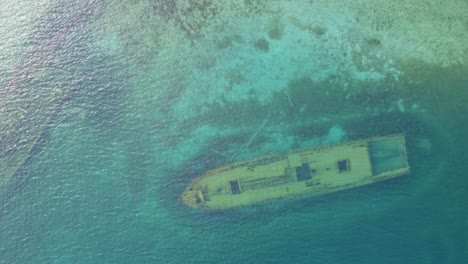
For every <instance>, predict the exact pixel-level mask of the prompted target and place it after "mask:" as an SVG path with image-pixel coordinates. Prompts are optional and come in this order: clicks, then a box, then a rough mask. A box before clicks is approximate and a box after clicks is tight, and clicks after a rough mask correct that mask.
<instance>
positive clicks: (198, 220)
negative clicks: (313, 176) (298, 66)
mask: <svg viewBox="0 0 468 264" xmlns="http://www.w3.org/2000/svg"><path fill="white" fill-rule="evenodd" d="M155 2H157V1H155ZM115 4H116V3H111V2H106V3H98V2H96V3H92V4H89V5H88V4H79V3H74V2H73V3H71V4H63V3H60V2H56V3H55V2H54V3H53V4H50V7H48V8H46V9H45V10H46V11H44V13H43V15H41V16H39V18H37V19H35V20H33V21H32V22H31V23H33V25H32V27H31V28H29V27H28V28H25V29H24V30H25V31H27V34H26V35H27V36H28V40H29V41H30V42H31V43H32V44H28V45H30V46H27V47H26V48H25V47H24V46H21V47H17V48H18V49H26V50H28V51H29V52H26V53H24V54H23V56H22V57H20V58H16V61H15V59H12V61H11V62H8V64H7V63H5V65H3V66H2V67H4V68H6V69H9V71H8V73H7V74H3V73H2V75H1V78H2V79H1V82H0V83H1V84H2V85H5V84H6V83H8V80H10V78H13V77H12V76H15V73H16V71H19V70H20V69H25V71H28V72H30V73H31V76H32V77H31V78H20V79H19V80H20V81H21V82H23V83H26V84H27V85H29V87H30V89H31V90H37V91H39V90H40V89H50V86H51V84H52V85H56V84H59V85H61V87H64V90H65V94H64V96H63V98H61V100H60V103H58V104H57V106H56V110H55V111H54V114H53V118H52V121H51V122H50V123H49V124H48V126H47V128H46V129H45V131H44V133H43V134H42V136H41V138H40V140H39V143H38V144H37V145H36V146H35V148H34V149H33V151H32V153H31V156H30V158H29V159H28V160H27V162H26V163H25V165H24V166H23V167H22V168H21V169H20V170H19V171H18V172H17V174H16V175H15V177H14V179H12V180H11V182H10V183H9V184H8V186H6V187H5V188H4V189H2V193H1V194H0V263H464V262H465V259H466V257H467V255H468V244H467V238H468V231H467V230H468V218H467V216H468V209H467V207H466V201H467V199H468V189H467V187H468V178H467V177H466V170H467V169H468V167H467V165H466V162H465V161H466V160H467V154H466V151H465V149H466V148H465V146H467V144H468V142H467V139H466V136H465V135H467V132H468V126H467V125H466V114H467V113H468V111H467V108H466V106H465V102H466V98H468V94H467V88H466V87H467V83H468V74H466V73H467V71H466V67H465V68H463V67H462V66H459V67H452V68H443V67H438V66H437V65H436V66H434V65H432V66H431V65H426V64H423V63H422V62H421V65H420V67H421V69H422V70H421V72H418V70H417V69H416V70H414V72H413V74H415V76H416V75H417V77H414V78H421V76H423V79H422V80H423V81H422V82H421V83H417V84H414V83H411V82H408V81H407V80H408V79H411V78H412V76H411V75H409V76H406V77H405V80H402V83H403V84H401V87H395V86H391V85H390V84H388V86H386V85H387V84H386V83H385V82H382V83H380V84H379V85H380V87H381V88H382V89H384V90H385V91H386V92H385V93H376V92H375V91H374V90H372V89H369V90H363V91H361V92H360V93H359V94H358V95H356V96H355V98H354V99H353V98H351V99H350V100H348V101H346V100H344V99H342V97H340V96H339V95H338V92H337V91H338V89H341V87H339V84H334V83H333V82H329V84H328V86H327V87H326V89H328V90H327V91H326V94H325V92H324V93H323V94H322V93H321V92H317V91H316V90H314V89H312V90H310V87H313V85H315V84H314V81H313V80H312V79H308V78H298V77H297V76H291V80H292V81H290V82H289V84H290V85H289V93H290V94H287V96H284V95H283V94H282V93H278V94H279V95H275V96H273V99H272V100H271V101H270V103H269V104H264V103H263V102H262V103H259V101H260V99H258V101H257V100H255V97H253V98H250V99H249V100H244V101H237V102H231V101H229V100H228V99H226V101H225V102H224V103H223V104H218V105H216V104H215V105H208V106H207V107H209V108H210V110H211V111H208V112H203V113H202V110H200V114H193V113H192V112H190V111H193V109H191V108H190V109H189V108H188V107H187V109H176V106H178V104H177V103H178V102H179V101H182V100H183V99H182V97H183V96H184V95H183V94H184V91H185V92H186V90H187V89H192V87H191V86H190V84H187V83H183V82H181V83H180V86H172V85H173V84H174V83H175V82H174V80H177V79H183V77H184V75H185V74H187V72H183V71H182V70H181V72H179V71H178V70H177V69H172V68H171V70H170V71H169V72H170V73H167V74H166V73H165V74H166V75H164V74H163V75H160V72H154V74H148V72H151V69H150V70H148V68H151V66H148V64H146V62H141V59H142V58H140V57H139V56H141V54H140V53H138V52H135V51H132V50H131V49H134V48H135V47H132V46H129V47H127V49H126V50H123V51H121V52H108V51H109V50H110V49H111V48H110V47H109V50H108V49H103V48H102V47H101V48H96V46H98V44H96V43H95V39H96V36H95V35H93V32H94V31H93V30H94V28H93V27H96V24H93V23H91V22H92V21H94V20H95V19H96V18H99V17H102V16H105V12H106V10H107V9H105V7H108V6H109V5H115ZM165 7H167V6H165ZM164 10H166V9H164ZM166 12H169V11H167V10H166ZM123 19H124V18H123ZM126 19H128V18H126ZM97 21H99V20H97ZM129 23H130V22H129ZM184 25H186V24H184ZM184 29H186V28H184ZM129 35H132V34H129ZM125 37H128V35H124V37H123V38H125ZM189 37H192V36H191V35H190V36H189ZM51 39H52V40H54V41H55V42H50V41H51ZM194 39H195V40H196V38H194ZM25 42H27V41H23V40H18V43H25ZM28 43H29V42H28ZM128 43H132V41H128ZM193 45H195V46H196V44H193ZM0 46H1V42H0ZM138 47H139V48H141V49H143V48H142V47H140V46H138ZM155 47H156V46H154V47H151V48H150V51H151V52H153V51H154V53H157V52H158V50H156V48H155ZM13 48H14V46H13ZM141 49H140V50H139V51H140V52H143V51H142V50H141ZM152 49H155V50H152ZM129 50H130V51H129ZM9 52H13V50H8V49H5V53H4V54H2V56H3V57H8V58H9V56H8V54H9ZM15 52H16V51H15ZM132 52H135V53H132ZM260 52H263V51H260ZM132 54H133V55H134V56H133V55H132ZM41 56H42V57H41ZM163 56H165V55H163ZM167 56H174V55H173V54H169V55H167ZM194 56H195V55H194ZM259 56H260V55H259ZM156 61H157V60H156ZM168 61H169V59H168ZM171 61H172V60H171ZM30 62H32V63H30ZM138 63H140V64H138ZM160 63H161V64H164V63H166V61H161V62H160ZM138 66H141V67H138ZM168 67H170V66H168ZM38 68H41V69H42V68H44V69H46V70H47V75H46V76H47V77H46V78H45V81H40V80H39V81H37V80H36V79H35V77H34V76H35V75H36V74H38V73H37V72H39V70H38ZM194 71H195V70H194ZM214 71H215V70H214ZM171 74H173V75H171ZM155 76H156V77H155ZM160 76H162V77H160ZM217 76H218V75H216V73H215V74H213V75H207V76H206V77H203V78H207V79H209V78H217ZM198 77H199V76H198ZM164 78H167V80H166V79H164ZM200 78H201V77H200ZM236 78H237V77H236ZM259 78H260V77H259ZM201 79H202V78H201ZM234 79H235V78H234ZM238 79H240V80H242V78H241V77H239V78H238ZM236 80H237V79H235V80H234V81H233V82H235V81H236ZM207 82H208V81H207ZM231 85H232V84H231ZM244 85H245V84H244ZM320 85H323V83H321V84H320ZM318 86H319V85H318V84H317V87H318ZM187 87H189V88H187ZM233 87H234V88H235V87H236V86H235V85H233ZM317 87H313V88H315V89H317ZM231 88H232V87H231ZM231 88H229V89H231ZM234 88H232V89H234ZM0 89H1V87H0ZM226 89H227V90H229V89H228V88H226ZM308 89H309V90H308ZM350 89H352V88H350ZM392 89H395V90H392ZM402 89H403V92H401V91H402ZM210 92H213V93H214V91H211V90H210V89H209V88H207V90H204V91H194V94H195V95H196V94H197V93H210ZM196 98H198V97H196V96H194V97H193V100H194V104H197V102H196V100H197V99H196ZM317 98H318V99H317ZM399 98H403V100H404V101H403V102H409V101H411V100H414V98H418V99H420V101H419V102H420V103H421V104H422V105H424V110H418V109H419V108H418V107H414V109H413V110H414V111H413V110H408V109H406V110H405V111H403V110H402V109H398V107H397V106H395V104H393V105H394V108H395V109H393V110H388V107H387V104H388V103H389V102H390V101H392V102H393V101H398V99H399ZM34 100H39V99H37V98H36V99H34ZM301 100H304V101H307V100H312V101H314V100H316V101H314V104H315V105H314V106H312V107H311V108H309V109H305V110H300V111H299V110H296V109H294V106H295V105H296V104H298V102H301ZM38 105H39V104H38ZM182 106H183V104H182ZM367 108H372V109H374V108H375V109H377V110H375V111H367V110H366V109H367ZM406 108H408V106H407V107H406ZM382 109H385V110H382ZM185 110H186V111H187V112H186V115H185V114H184V111H185ZM39 111H40V110H39ZM318 116H319V117H322V118H318ZM266 118H267V121H264V120H265V119H266ZM263 122H265V124H266V125H265V128H264V129H262V130H261V131H260V132H259V135H258V136H255V137H252V135H253V134H254V133H255V132H256V131H258V129H259V127H260V126H261V124H262V123H263ZM400 132H402V133H405V134H406V136H407V141H408V144H407V147H408V153H409V162H410V164H411V167H412V172H411V174H410V175H409V176H408V177H403V178H400V179H395V180H392V181H389V182H383V183H380V184H376V185H373V186H366V187H362V188H358V189H355V190H348V191H345V192H340V193H336V194H331V195H326V196H322V197H317V198H313V199H302V200H295V201H281V202H278V203H274V204H265V205H259V206H256V207H250V208H240V209H235V210H226V211H221V212H204V211H198V210H195V209H190V208H188V207H186V206H184V205H183V204H181V203H180V202H179V201H178V200H177V197H178V195H179V194H180V193H181V192H182V190H183V189H184V187H185V186H186V185H187V184H189V183H190V181H191V180H192V179H193V178H195V177H197V176H199V175H200V174H202V173H203V172H204V171H206V170H208V169H211V168H214V167H216V166H219V165H222V164H224V163H226V162H232V161H233V160H231V158H232V157H234V159H235V160H240V159H243V158H250V157H254V156H256V155H261V154H266V153H269V152H275V151H284V150H287V149H290V148H297V147H308V146H311V145H316V144H320V142H322V143H323V142H329V141H343V140H347V139H354V138H361V137H366V136H373V135H382V134H387V133H400ZM327 140H328V141H327ZM247 143H248V144H247Z"/></svg>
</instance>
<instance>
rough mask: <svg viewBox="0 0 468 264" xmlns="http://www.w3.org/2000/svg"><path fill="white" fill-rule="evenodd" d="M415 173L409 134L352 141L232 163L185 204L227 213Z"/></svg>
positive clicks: (207, 177) (206, 179) (195, 186)
mask: <svg viewBox="0 0 468 264" xmlns="http://www.w3.org/2000/svg"><path fill="white" fill-rule="evenodd" d="M409 172H410V166H409V164H408V159H407V153H406V145H405V137H404V135H403V134H397V135H387V136H381V137H373V138H367V139H361V140H355V141H348V142H345V143H343V144H339V145H334V146H324V147H319V148H311V149H305V150H293V151H290V152H288V153H284V154H278V155H269V156H264V157H260V158H257V159H253V160H248V161H243V162H238V163H233V164H229V165H226V166H223V167H220V168H216V169H213V170H211V171H208V172H207V173H206V174H204V175H203V176H201V177H199V178H197V179H195V180H194V181H193V182H192V183H191V184H190V186H188V187H187V188H186V189H185V191H184V192H183V193H182V195H181V196H180V198H179V199H180V200H181V201H182V202H183V203H185V204H187V205H189V206H191V207H195V208H204V209H227V208H234V207H242V206H251V205H255V204H260V203H264V202H268V201H275V200H279V199H290V198H299V197H308V196H317V195H321V194H326V193H333V192H337V191H341V190H345V189H350V188H354V187H358V186H362V185H367V184H371V183H374V182H378V181H383V180H388V179H391V178H395V177H399V176H403V175H405V174H408V173H409Z"/></svg>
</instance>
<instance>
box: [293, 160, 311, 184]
mask: <svg viewBox="0 0 468 264" xmlns="http://www.w3.org/2000/svg"><path fill="white" fill-rule="evenodd" d="M296 175H297V181H307V180H310V179H312V173H311V171H310V166H309V163H302V166H298V167H296Z"/></svg>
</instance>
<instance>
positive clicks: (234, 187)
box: [229, 180, 241, 194]
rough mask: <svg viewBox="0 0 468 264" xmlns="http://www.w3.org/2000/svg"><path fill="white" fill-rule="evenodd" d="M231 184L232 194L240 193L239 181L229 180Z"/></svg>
mask: <svg viewBox="0 0 468 264" xmlns="http://www.w3.org/2000/svg"><path fill="white" fill-rule="evenodd" d="M229 186H231V193H232V194H240V193H241V191H240V186H239V181H238V180H235V181H229Z"/></svg>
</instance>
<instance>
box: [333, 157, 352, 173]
mask: <svg viewBox="0 0 468 264" xmlns="http://www.w3.org/2000/svg"><path fill="white" fill-rule="evenodd" d="M336 164H337V165H338V172H339V173H342V172H347V171H350V170H351V168H350V167H349V160H348V159H345V160H340V161H338V162H337V163H336Z"/></svg>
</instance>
